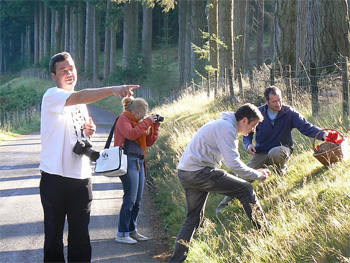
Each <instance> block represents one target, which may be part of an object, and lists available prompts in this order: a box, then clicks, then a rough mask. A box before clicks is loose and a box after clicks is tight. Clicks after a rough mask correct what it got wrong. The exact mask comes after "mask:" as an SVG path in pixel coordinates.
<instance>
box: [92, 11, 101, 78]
mask: <svg viewBox="0 0 350 263" xmlns="http://www.w3.org/2000/svg"><path fill="white" fill-rule="evenodd" d="M92 14H93V20H92V21H93V27H92V28H93V38H92V39H93V48H92V50H93V52H92V56H93V58H92V59H93V63H92V64H93V70H92V77H93V81H94V82H97V81H98V79H99V73H100V69H99V64H98V58H99V54H100V36H99V28H100V27H99V26H100V23H99V22H100V14H99V11H98V10H97V8H96V7H95V6H93V7H92Z"/></svg>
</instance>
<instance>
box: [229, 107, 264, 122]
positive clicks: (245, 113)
mask: <svg viewBox="0 0 350 263" xmlns="http://www.w3.org/2000/svg"><path fill="white" fill-rule="evenodd" d="M235 117H236V120H237V121H240V120H242V119H243V118H244V117H247V118H248V123H250V122H252V121H255V120H259V121H260V122H262V121H263V120H264V117H263V115H262V114H261V112H260V110H259V109H258V108H257V107H256V106H255V105H253V104H251V103H246V104H244V105H242V106H241V107H239V108H238V109H237V111H236V112H235Z"/></svg>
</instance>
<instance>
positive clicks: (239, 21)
mask: <svg viewBox="0 0 350 263" xmlns="http://www.w3.org/2000/svg"><path fill="white" fill-rule="evenodd" d="M247 11H248V0H235V6H234V36H235V52H234V54H235V63H236V64H235V67H236V68H237V69H240V70H241V71H242V73H243V72H244V69H245V60H246V58H245V55H246V43H247V34H246V33H247V30H248V29H247V20H248V19H247V17H248V14H247Z"/></svg>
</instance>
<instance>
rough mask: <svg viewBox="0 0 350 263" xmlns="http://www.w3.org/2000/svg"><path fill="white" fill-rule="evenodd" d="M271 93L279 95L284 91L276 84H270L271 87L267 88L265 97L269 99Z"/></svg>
mask: <svg viewBox="0 0 350 263" xmlns="http://www.w3.org/2000/svg"><path fill="white" fill-rule="evenodd" d="M270 94H272V95H278V94H282V91H281V90H280V89H279V88H277V87H276V86H270V87H268V88H266V89H265V91H264V97H265V99H266V100H267V101H269V100H270Z"/></svg>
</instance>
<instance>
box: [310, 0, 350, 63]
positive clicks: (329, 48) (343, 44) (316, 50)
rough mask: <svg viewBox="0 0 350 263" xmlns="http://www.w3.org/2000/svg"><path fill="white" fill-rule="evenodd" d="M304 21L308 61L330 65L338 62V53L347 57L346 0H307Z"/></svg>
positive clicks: (348, 42) (348, 45) (349, 46)
mask: <svg viewBox="0 0 350 263" xmlns="http://www.w3.org/2000/svg"><path fill="white" fill-rule="evenodd" d="M307 21H308V24H307V25H308V27H307V36H308V39H307V51H306V53H307V54H306V56H307V60H308V61H309V62H315V63H316V66H325V65H331V64H333V63H334V62H337V61H338V58H339V54H341V55H343V56H349V55H350V39H349V13H348V5H347V0H338V1H333V0H313V1H311V0H309V1H308V15H307Z"/></svg>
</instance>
